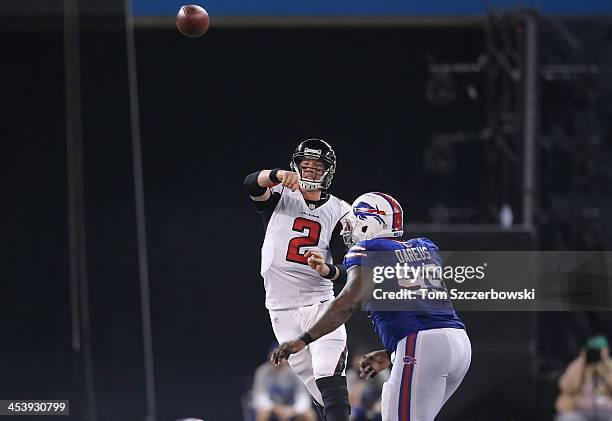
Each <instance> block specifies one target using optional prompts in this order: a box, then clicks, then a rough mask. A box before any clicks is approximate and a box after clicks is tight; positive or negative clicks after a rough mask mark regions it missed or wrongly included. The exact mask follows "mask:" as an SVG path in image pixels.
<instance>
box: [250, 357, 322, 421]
mask: <svg viewBox="0 0 612 421" xmlns="http://www.w3.org/2000/svg"><path fill="white" fill-rule="evenodd" d="M272 349H274V348H272ZM271 355H272V354H271V353H270V356H271ZM253 408H254V409H255V420H256V421H314V420H315V419H316V418H315V415H314V411H313V410H312V407H311V398H310V394H309V393H308V390H306V387H305V386H304V385H303V384H302V382H301V381H300V379H298V377H297V376H296V375H295V373H293V370H291V369H290V368H289V366H288V365H287V363H286V362H285V361H283V364H281V365H278V366H275V365H274V364H273V363H272V362H271V361H270V360H269V359H268V361H266V362H265V363H263V364H262V365H260V366H259V367H258V368H257V370H256V371H255V379H254V381H253Z"/></svg>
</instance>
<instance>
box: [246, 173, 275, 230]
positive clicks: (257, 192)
mask: <svg viewBox="0 0 612 421" xmlns="http://www.w3.org/2000/svg"><path fill="white" fill-rule="evenodd" d="M259 173H260V171H257V172H254V173H253V174H249V175H247V176H246V178H245V179H244V188H245V189H246V191H247V192H248V193H249V196H251V197H257V196H261V195H262V194H264V193H265V192H266V190H268V188H267V187H261V186H260V185H259V184H257V177H258V176H259ZM280 197H281V195H280V193H275V192H272V191H270V197H269V198H268V200H253V201H252V202H253V204H254V205H255V209H256V210H257V213H259V214H260V215H261V216H262V217H263V222H264V225H267V224H268V222H269V221H270V218H271V217H272V212H274V209H275V208H276V205H277V204H278V201H279V200H280Z"/></svg>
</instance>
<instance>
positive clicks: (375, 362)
mask: <svg viewBox="0 0 612 421" xmlns="http://www.w3.org/2000/svg"><path fill="white" fill-rule="evenodd" d="M390 365H391V360H390V359H389V355H388V354H387V351H386V350H384V349H383V350H380V351H373V352H370V353H369V354H366V355H364V356H363V357H361V360H360V361H359V377H361V378H362V379H371V378H372V377H374V376H376V375H377V374H378V373H379V372H381V371H382V370H384V369H385V368H387V367H389V366H390Z"/></svg>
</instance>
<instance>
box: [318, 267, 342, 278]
mask: <svg viewBox="0 0 612 421" xmlns="http://www.w3.org/2000/svg"><path fill="white" fill-rule="evenodd" d="M325 264H326V265H327V267H328V268H329V273H328V274H327V275H325V276H323V275H321V276H323V277H324V278H325V279H330V280H331V279H334V276H336V274H337V273H338V268H337V267H336V265H330V264H329V263H325Z"/></svg>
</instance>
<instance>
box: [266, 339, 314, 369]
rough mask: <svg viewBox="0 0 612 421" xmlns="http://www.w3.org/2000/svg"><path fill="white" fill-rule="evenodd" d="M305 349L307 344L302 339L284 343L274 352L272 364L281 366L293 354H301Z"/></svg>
mask: <svg viewBox="0 0 612 421" xmlns="http://www.w3.org/2000/svg"><path fill="white" fill-rule="evenodd" d="M304 348H306V344H305V343H304V341H303V340H301V339H296V340H294V341H290V342H284V343H282V344H280V345H279V346H278V348H276V349H275V350H274V353H273V354H272V362H273V363H274V364H275V365H279V364H280V363H281V361H282V360H286V359H287V358H289V356H290V355H291V354H295V353H297V352H300V351H301V350H302V349H304Z"/></svg>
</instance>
